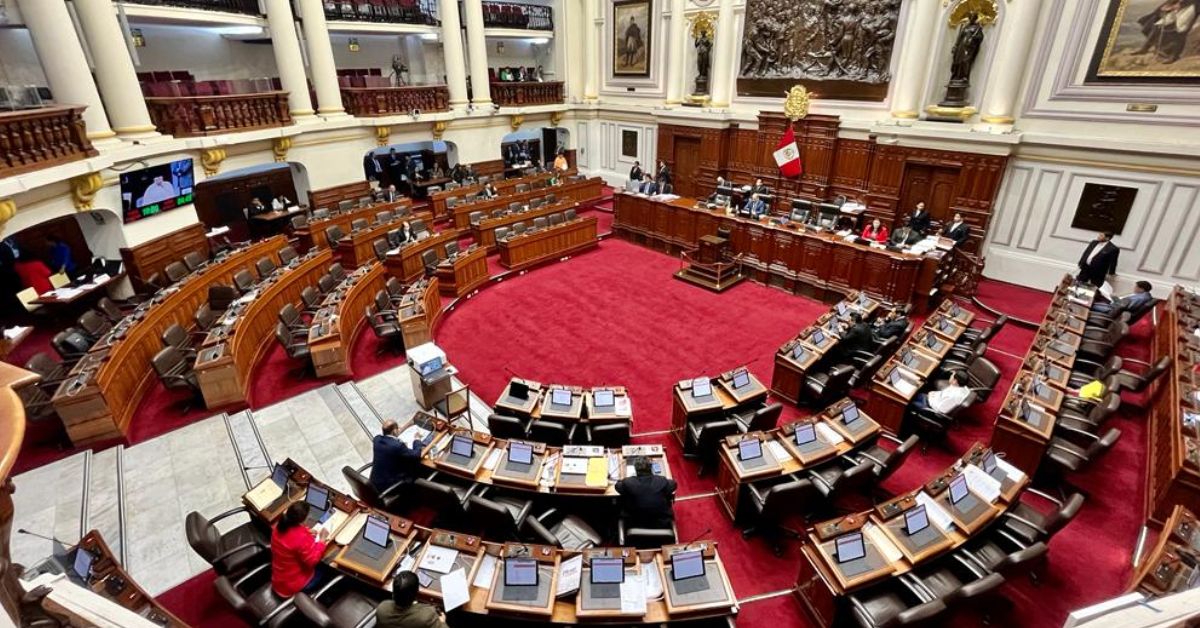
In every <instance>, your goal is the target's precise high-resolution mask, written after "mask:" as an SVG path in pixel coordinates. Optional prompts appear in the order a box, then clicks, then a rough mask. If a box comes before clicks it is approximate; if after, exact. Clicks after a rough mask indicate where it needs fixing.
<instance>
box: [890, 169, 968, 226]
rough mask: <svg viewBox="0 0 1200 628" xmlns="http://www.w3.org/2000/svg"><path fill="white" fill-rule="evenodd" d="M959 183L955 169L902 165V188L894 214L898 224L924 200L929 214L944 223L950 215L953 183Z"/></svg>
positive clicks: (951, 215)
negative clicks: (898, 221)
mask: <svg viewBox="0 0 1200 628" xmlns="http://www.w3.org/2000/svg"><path fill="white" fill-rule="evenodd" d="M957 182H958V169H957V168H947V167H941V166H932V165H928V164H909V165H908V166H906V167H905V168H904V188H903V192H901V194H900V207H899V208H897V212H896V213H897V217H898V218H899V219H900V223H898V224H903V221H904V220H906V219H907V217H908V215H909V214H911V213H912V212H913V210H914V209H916V207H917V203H925V208H926V209H928V210H929V214H930V217H932V218H933V219H934V220H935V221H938V222H945V221H946V220H948V219H949V218H952V217H953V214H952V212H951V209H950V207H951V205H952V204H953V202H954V185H955V183H957Z"/></svg>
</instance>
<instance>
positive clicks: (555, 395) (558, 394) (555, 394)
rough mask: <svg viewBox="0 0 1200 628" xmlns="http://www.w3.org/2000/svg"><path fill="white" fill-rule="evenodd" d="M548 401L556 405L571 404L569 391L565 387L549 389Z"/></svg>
mask: <svg viewBox="0 0 1200 628" xmlns="http://www.w3.org/2000/svg"><path fill="white" fill-rule="evenodd" d="M550 403H552V404H554V405H556V406H569V405H571V391H569V390H567V389H565V388H555V389H552V390H551V391H550Z"/></svg>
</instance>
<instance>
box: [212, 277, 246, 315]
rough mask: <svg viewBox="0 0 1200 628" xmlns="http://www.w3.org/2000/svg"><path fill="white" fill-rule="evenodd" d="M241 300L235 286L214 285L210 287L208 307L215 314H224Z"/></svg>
mask: <svg viewBox="0 0 1200 628" xmlns="http://www.w3.org/2000/svg"><path fill="white" fill-rule="evenodd" d="M238 298H240V295H239V294H238V291H237V290H236V289H235V288H234V287H233V286H227V285H225V284H220V283H218V284H213V285H211V286H209V287H208V307H210V308H211V309H212V311H214V312H224V311H225V310H227V309H229V306H230V305H233V303H234V302H235V301H237V300H238Z"/></svg>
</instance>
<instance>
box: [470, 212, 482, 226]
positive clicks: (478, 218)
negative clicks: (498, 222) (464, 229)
mask: <svg viewBox="0 0 1200 628" xmlns="http://www.w3.org/2000/svg"><path fill="white" fill-rule="evenodd" d="M467 222H468V223H470V224H471V226H475V225H478V224H479V223H481V222H483V212H481V211H474V212H471V213H469V214H467Z"/></svg>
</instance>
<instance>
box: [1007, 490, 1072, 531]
mask: <svg viewBox="0 0 1200 628" xmlns="http://www.w3.org/2000/svg"><path fill="white" fill-rule="evenodd" d="M1029 495H1038V496H1040V497H1042V498H1043V499H1046V500H1048V501H1050V502H1052V503H1053V504H1054V508H1053V509H1052V510H1050V511H1049V512H1043V511H1041V510H1039V509H1037V508H1034V507H1033V506H1030V505H1029V504H1028V503H1027V502H1026V501H1025V497H1027V496H1029ZM1083 502H1084V497H1083V494H1082V493H1072V494H1071V496H1070V497H1068V498H1067V499H1065V500H1059V499H1056V498H1054V497H1051V496H1050V495H1047V494H1046V493H1043V492H1041V491H1038V490H1036V489H1032V488H1027V489H1025V492H1024V493H1022V494H1021V500H1020V501H1019V502H1017V504H1016V505H1015V506H1013V507H1012V508H1010V509H1009V510H1008V512H1006V513H1004V514H1003V515H1001V518H1000V521H999V526H1000V527H1001V528H1002V529H1003V530H1005V531H1006V532H1008V533H1009V534H1011V535H1012V536H1013V537H1016V538H1017V539H1018V540H1020V541H1022V542H1024V543H1025V544H1027V545H1033V544H1034V543H1037V542H1039V541H1041V542H1044V543H1046V544H1047V545H1049V544H1050V540H1051V539H1053V538H1054V535H1055V534H1058V531H1059V530H1062V529H1063V528H1065V527H1066V526H1067V524H1068V523H1071V521H1072V520H1074V519H1075V517H1076V515H1078V514H1079V511H1080V510H1081V509H1082V508H1083Z"/></svg>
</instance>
